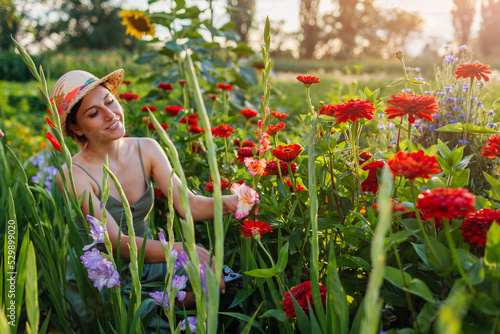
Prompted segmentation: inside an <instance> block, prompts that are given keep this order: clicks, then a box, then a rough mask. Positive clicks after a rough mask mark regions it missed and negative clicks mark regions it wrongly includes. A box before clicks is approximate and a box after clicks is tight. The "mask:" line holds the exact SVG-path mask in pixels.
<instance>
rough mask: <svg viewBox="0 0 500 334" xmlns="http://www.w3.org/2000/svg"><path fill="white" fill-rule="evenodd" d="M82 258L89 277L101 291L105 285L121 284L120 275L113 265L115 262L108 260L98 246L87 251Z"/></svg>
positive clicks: (109, 286)
mask: <svg viewBox="0 0 500 334" xmlns="http://www.w3.org/2000/svg"><path fill="white" fill-rule="evenodd" d="M80 259H81V260H82V263H83V265H84V266H85V267H86V268H87V270H88V272H89V278H90V279H91V280H92V281H93V282H94V286H95V287H96V288H97V289H98V290H99V291H101V290H102V288H103V287H104V286H106V287H107V288H112V287H114V286H120V275H119V274H118V272H117V271H116V269H115V267H114V266H113V263H111V261H108V260H106V259H105V258H104V257H103V256H102V254H101V252H100V251H99V250H98V249H97V248H94V249H92V251H90V252H85V254H83V255H82V256H81V257H80Z"/></svg>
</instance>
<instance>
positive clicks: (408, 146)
mask: <svg viewBox="0 0 500 334" xmlns="http://www.w3.org/2000/svg"><path fill="white" fill-rule="evenodd" d="M410 143H411V123H410V120H408V142H407V143H406V148H407V149H408V152H409V151H410Z"/></svg>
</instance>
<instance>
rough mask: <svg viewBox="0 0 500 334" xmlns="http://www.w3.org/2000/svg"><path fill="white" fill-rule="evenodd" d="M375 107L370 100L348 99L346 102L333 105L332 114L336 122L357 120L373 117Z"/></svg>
mask: <svg viewBox="0 0 500 334" xmlns="http://www.w3.org/2000/svg"><path fill="white" fill-rule="evenodd" d="M374 111H375V108H374V107H373V103H372V102H370V101H363V100H353V99H350V100H349V101H347V102H346V103H340V104H336V105H334V106H333V116H334V117H335V118H336V119H337V123H344V122H347V121H349V120H351V121H353V122H354V121H357V120H358V119H360V118H366V119H373V112H374Z"/></svg>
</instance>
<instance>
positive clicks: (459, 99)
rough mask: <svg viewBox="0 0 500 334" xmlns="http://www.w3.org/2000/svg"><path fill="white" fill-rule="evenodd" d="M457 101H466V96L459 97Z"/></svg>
mask: <svg viewBox="0 0 500 334" xmlns="http://www.w3.org/2000/svg"><path fill="white" fill-rule="evenodd" d="M456 101H457V102H464V101H465V97H457V98H456Z"/></svg>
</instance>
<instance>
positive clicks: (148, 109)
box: [141, 106, 156, 112]
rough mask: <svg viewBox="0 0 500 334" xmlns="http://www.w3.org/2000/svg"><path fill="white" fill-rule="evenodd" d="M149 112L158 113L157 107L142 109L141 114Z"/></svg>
mask: <svg viewBox="0 0 500 334" xmlns="http://www.w3.org/2000/svg"><path fill="white" fill-rule="evenodd" d="M148 111H151V112H155V111H156V107H154V106H144V107H142V109H141V112H148Z"/></svg>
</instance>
